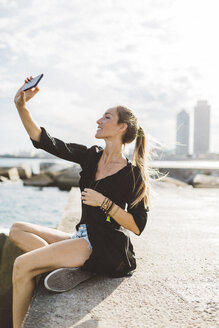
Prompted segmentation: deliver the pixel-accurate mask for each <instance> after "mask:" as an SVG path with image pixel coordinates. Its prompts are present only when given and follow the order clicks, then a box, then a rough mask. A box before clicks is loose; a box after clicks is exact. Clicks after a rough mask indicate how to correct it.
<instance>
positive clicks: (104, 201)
mask: <svg viewBox="0 0 219 328" xmlns="http://www.w3.org/2000/svg"><path fill="white" fill-rule="evenodd" d="M106 202H107V197H105V198H104V200H103V202H102V204H101V205H100V208H104V206H105V205H106Z"/></svg>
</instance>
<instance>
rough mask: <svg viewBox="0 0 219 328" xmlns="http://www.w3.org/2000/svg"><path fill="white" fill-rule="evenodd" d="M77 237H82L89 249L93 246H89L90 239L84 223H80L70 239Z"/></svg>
mask: <svg viewBox="0 0 219 328" xmlns="http://www.w3.org/2000/svg"><path fill="white" fill-rule="evenodd" d="M77 238H84V239H86V240H87V242H88V244H89V246H90V249H93V247H92V246H91V243H90V240H89V239H88V234H87V227H86V224H84V223H83V224H80V226H79V228H78V231H76V232H74V233H73V234H72V235H71V237H70V239H77Z"/></svg>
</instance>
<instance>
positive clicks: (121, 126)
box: [120, 123, 128, 132]
mask: <svg viewBox="0 0 219 328" xmlns="http://www.w3.org/2000/svg"><path fill="white" fill-rule="evenodd" d="M127 127H128V124H127V123H120V129H121V131H122V132H125V131H126V129H127Z"/></svg>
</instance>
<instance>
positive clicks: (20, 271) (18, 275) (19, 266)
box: [12, 255, 29, 284]
mask: <svg viewBox="0 0 219 328" xmlns="http://www.w3.org/2000/svg"><path fill="white" fill-rule="evenodd" d="M28 273H29V270H28V265H27V263H26V260H25V256H24V255H20V256H18V257H17V258H16V259H15V261H14V267H13V274H12V282H13V284H15V283H17V282H21V281H24V280H25V277H28Z"/></svg>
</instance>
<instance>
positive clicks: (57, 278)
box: [44, 267, 93, 293]
mask: <svg viewBox="0 0 219 328" xmlns="http://www.w3.org/2000/svg"><path fill="white" fill-rule="evenodd" d="M92 276H93V274H92V273H90V272H86V271H83V270H81V268H80V267H76V268H59V269H56V270H54V271H52V272H50V273H49V274H48V275H47V276H46V278H45V279H44V286H45V287H46V289H48V290H50V291H53V292H59V293H62V292H66V291H68V290H70V289H72V288H74V287H75V286H77V285H78V284H80V283H81V282H83V281H85V280H88V279H89V278H91V277H92Z"/></svg>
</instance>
